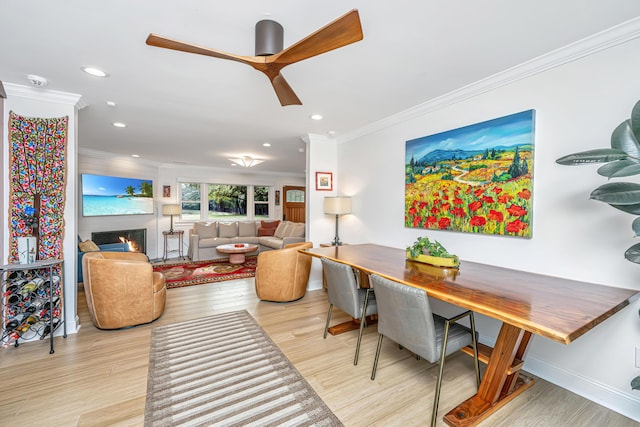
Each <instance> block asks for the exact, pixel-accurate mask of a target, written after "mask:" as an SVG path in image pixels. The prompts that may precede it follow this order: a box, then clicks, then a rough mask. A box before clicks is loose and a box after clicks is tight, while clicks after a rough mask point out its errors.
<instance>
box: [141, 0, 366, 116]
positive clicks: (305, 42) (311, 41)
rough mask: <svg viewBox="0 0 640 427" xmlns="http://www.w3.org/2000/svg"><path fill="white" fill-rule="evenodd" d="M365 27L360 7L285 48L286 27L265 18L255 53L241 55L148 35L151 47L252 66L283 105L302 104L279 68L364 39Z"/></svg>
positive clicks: (258, 32) (259, 25)
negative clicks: (359, 11) (361, 22)
mask: <svg viewBox="0 0 640 427" xmlns="http://www.w3.org/2000/svg"><path fill="white" fill-rule="evenodd" d="M362 38H363V35H362V26H361V25H360V16H359V15H358V10H357V9H353V10H351V11H350V12H348V13H346V14H345V15H343V16H341V17H340V18H338V19H336V20H335V21H333V22H331V23H329V24H327V25H325V26H324V27H322V28H320V29H319V30H317V31H316V32H314V33H312V34H310V35H308V36H307V37H305V38H304V39H302V40H300V41H299V42H297V43H295V44H293V45H291V46H289V47H288V48H286V49H284V50H283V49H282V45H283V29H282V26H281V25H280V24H278V23H277V22H275V21H271V20H262V21H260V22H258V23H257V24H256V55H255V56H241V55H234V54H231V53H226V52H222V51H220V50H215V49H210V48H207V47H202V46H197V45H194V44H189V43H184V42H181V41H178V40H172V39H168V38H166V37H162V36H159V35H157V34H149V37H147V42H146V43H147V44H148V45H149V46H156V47H162V48H165V49H173V50H178V51H182V52H188V53H197V54H199V55H206V56H212V57H214V58H220V59H230V60H232V61H237V62H242V63H243V64H247V65H250V66H252V67H253V68H255V69H256V70H258V71H261V72H263V73H264V74H265V75H266V76H267V77H268V78H269V80H270V81H271V84H272V85H273V88H274V89H275V91H276V95H277V96H278V99H279V100H280V104H281V105H282V106H283V107H284V106H286V105H302V102H300V99H299V98H298V97H297V96H296V94H295V92H294V91H293V89H291V86H289V83H287V81H286V80H285V79H284V77H283V76H282V74H280V70H282V69H283V68H284V67H286V66H287V65H289V64H293V63H295V62H299V61H302V60H303V59H307V58H311V57H313V56H316V55H320V54H322V53H325V52H329V51H331V50H334V49H338V48H340V47H343V46H346V45H348V44H351V43H355V42H357V41H360V40H362Z"/></svg>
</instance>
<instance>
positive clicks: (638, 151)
mask: <svg viewBox="0 0 640 427" xmlns="http://www.w3.org/2000/svg"><path fill="white" fill-rule="evenodd" d="M556 163H559V164H561V165H569V166H574V165H585V164H592V163H605V164H604V165H602V166H600V167H599V168H598V174H599V175H602V176H604V177H606V178H609V179H611V178H622V177H629V176H634V175H640V101H638V102H637V103H636V104H635V105H634V106H633V109H632V110H631V118H629V119H627V120H625V121H623V122H622V123H620V124H619V125H618V127H616V128H615V129H614V131H613V133H612V134H611V148H598V149H595V150H588V151H581V152H579V153H574V154H569V155H567V156H564V157H561V158H559V159H557V160H556ZM591 199H593V200H597V201H600V202H604V203H607V204H609V205H610V206H612V207H614V208H616V209H619V210H621V211H623V212H626V213H629V214H631V215H640V184H637V183H634V182H609V183H607V184H604V185H601V186H600V187H598V188H596V189H595V190H593V191H592V192H591ZM631 229H632V230H633V232H634V234H635V236H640V217H637V218H635V219H634V220H633V222H632V223H631ZM624 257H625V258H626V259H627V260H629V261H631V262H634V263H636V264H640V243H636V244H635V245H633V246H631V247H630V248H629V249H627V250H626V251H625V253H624ZM638 314H640V311H639V312H638ZM631 388H632V389H633V390H640V376H638V377H635V378H634V379H633V380H632V381H631Z"/></svg>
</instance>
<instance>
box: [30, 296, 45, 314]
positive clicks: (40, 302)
mask: <svg viewBox="0 0 640 427" xmlns="http://www.w3.org/2000/svg"><path fill="white" fill-rule="evenodd" d="M48 303H49V301H48V300H46V299H44V298H35V299H34V300H33V301H32V302H31V304H29V305H28V306H27V308H25V309H24V311H26V312H27V313H35V312H36V311H38V310H42V309H43V308H44V306H45V304H48Z"/></svg>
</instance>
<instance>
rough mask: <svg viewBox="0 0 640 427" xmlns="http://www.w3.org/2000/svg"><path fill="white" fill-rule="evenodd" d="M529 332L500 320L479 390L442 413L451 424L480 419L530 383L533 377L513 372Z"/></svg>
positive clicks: (523, 349)
mask: <svg viewBox="0 0 640 427" xmlns="http://www.w3.org/2000/svg"><path fill="white" fill-rule="evenodd" d="M530 339H531V334H530V333H529V332H526V331H524V330H522V329H520V328H517V327H515V326H512V325H509V324H506V323H503V324H502V328H501V329H500V333H499V334H498V340H497V341H496V345H495V347H494V349H493V351H492V353H491V359H490V360H489V364H488V365H487V369H486V371H485V373H484V376H483V377H482V382H481V383H480V388H479V390H478V394H476V395H475V396H472V397H471V398H469V399H467V400H465V401H464V402H462V403H461V404H459V405H458V406H457V407H456V408H454V409H452V410H451V411H449V413H448V414H447V415H445V416H444V421H445V423H447V424H448V425H450V426H474V425H477V424H478V423H480V422H481V421H483V420H484V419H485V418H487V417H488V416H489V415H491V414H492V413H493V412H495V411H496V410H498V409H499V408H500V407H502V406H503V405H504V404H506V403H507V402H509V401H510V400H511V399H513V398H514V397H516V396H518V395H519V394H520V393H522V392H523V391H525V390H526V389H527V388H529V387H530V386H532V385H533V383H534V380H533V379H530V378H527V377H524V376H522V375H518V371H517V370H516V371H515V372H512V373H511V374H509V373H508V371H510V370H512V365H513V362H514V359H516V357H517V356H520V357H518V359H522V357H524V353H525V351H526V348H527V346H528V344H529V341H530Z"/></svg>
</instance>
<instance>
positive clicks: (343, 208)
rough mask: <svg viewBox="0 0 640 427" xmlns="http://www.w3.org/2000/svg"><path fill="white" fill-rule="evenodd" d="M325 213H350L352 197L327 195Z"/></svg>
mask: <svg viewBox="0 0 640 427" xmlns="http://www.w3.org/2000/svg"><path fill="white" fill-rule="evenodd" d="M324 213H325V214H327V215H345V214H350V213H351V197H325V198H324Z"/></svg>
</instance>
